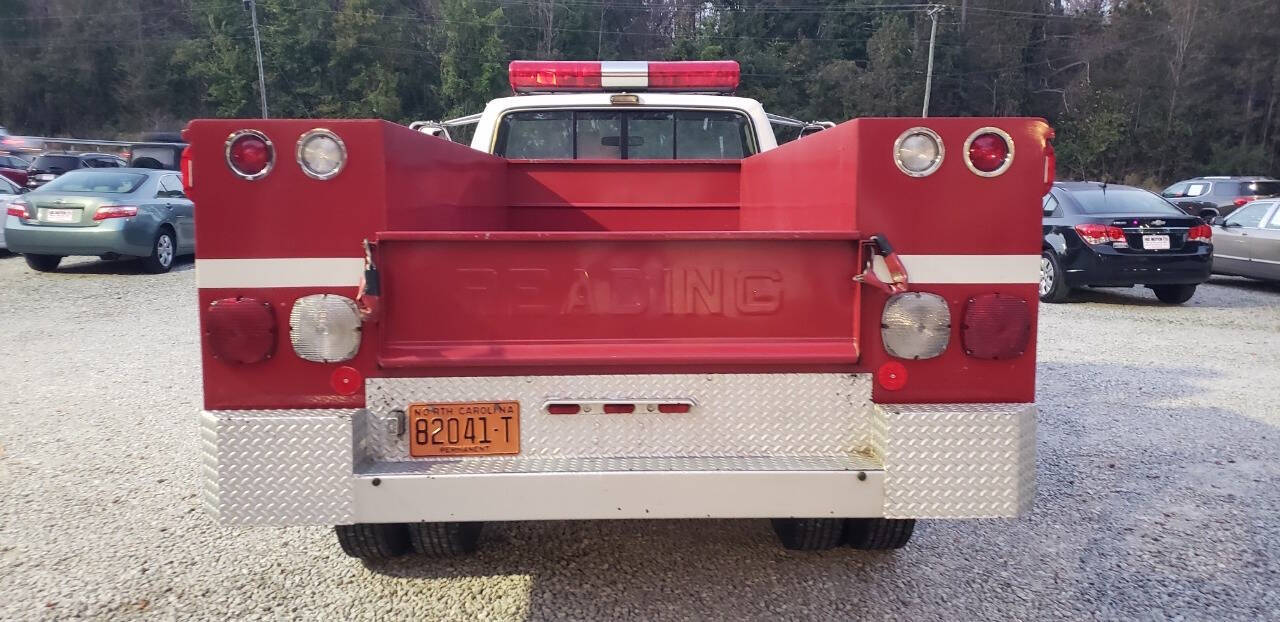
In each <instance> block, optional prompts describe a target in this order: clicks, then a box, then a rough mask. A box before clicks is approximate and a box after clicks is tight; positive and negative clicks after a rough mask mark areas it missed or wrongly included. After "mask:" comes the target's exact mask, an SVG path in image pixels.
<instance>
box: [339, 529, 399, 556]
mask: <svg viewBox="0 0 1280 622" xmlns="http://www.w3.org/2000/svg"><path fill="white" fill-rule="evenodd" d="M333 531H334V532H335V533H337V534H338V544H339V545H340V546H341V547H342V552H343V553H346V554H347V555H350V556H351V557H358V558H360V559H390V558H392V557H399V556H400V555H404V554H405V553H408V552H409V532H408V531H407V530H406V529H405V527H404V525H403V524H402V523H360V524H357V525H338V526H336V527H334V528H333Z"/></svg>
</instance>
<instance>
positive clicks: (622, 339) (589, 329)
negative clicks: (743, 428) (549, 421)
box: [373, 232, 861, 369]
mask: <svg viewBox="0 0 1280 622" xmlns="http://www.w3.org/2000/svg"><path fill="white" fill-rule="evenodd" d="M374 246H375V248H374V254H373V262H374V265H375V266H376V269H377V272H378V280H379V283H380V293H381V300H380V303H379V304H380V305H381V310H382V313H381V319H380V322H379V326H378V328H377V331H378V343H379V350H378V361H379V364H380V366H382V367H383V368H400V369H404V368H441V367H459V366H480V367H502V366H525V367H541V366H548V367H550V366H563V365H588V366H628V365H632V366H635V365H641V366H654V365H659V366H661V365H688V364H720V365H726V364H728V365H733V364H750V365H758V364H843V363H854V362H856V361H857V359H858V342H857V335H858V330H857V318H858V313H857V307H858V289H859V288H858V286H857V284H856V283H855V282H854V281H853V277H854V276H855V275H856V274H858V273H859V272H860V270H859V266H860V265H861V264H860V261H859V252H860V251H859V246H858V236H857V235H856V234H851V233H829V232H823V233H806V232H789V233H754V232H708V233H688V232H682V233H668V232H591V233H578V232H498V233H469V232H468V233H418V232H384V233H381V234H379V235H378V236H377V240H376V244H375V245H374Z"/></svg>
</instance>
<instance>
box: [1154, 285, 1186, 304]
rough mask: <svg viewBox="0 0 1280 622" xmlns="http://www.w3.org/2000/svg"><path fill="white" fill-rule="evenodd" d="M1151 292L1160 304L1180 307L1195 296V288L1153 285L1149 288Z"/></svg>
mask: <svg viewBox="0 0 1280 622" xmlns="http://www.w3.org/2000/svg"><path fill="white" fill-rule="evenodd" d="M1151 291H1153V292H1155V293H1156V298H1159V299H1160V302H1163V303H1166V304H1171V305H1180V304H1182V303H1184V302H1186V301H1188V300H1191V297H1192V296H1195V295H1196V286H1195V285H1154V286H1152V287H1151Z"/></svg>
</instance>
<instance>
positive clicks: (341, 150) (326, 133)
mask: <svg viewBox="0 0 1280 622" xmlns="http://www.w3.org/2000/svg"><path fill="white" fill-rule="evenodd" d="M321 137H323V138H329V139H332V140H333V142H334V143H335V144H337V145H338V166H337V167H335V168H334V169H333V170H332V171H329V172H328V173H319V172H316V171H314V170H312V169H311V167H309V166H307V161H306V160H305V159H304V158H303V157H302V154H303V152H304V151H306V147H307V143H308V142H309V141H311V140H313V139H316V138H321ZM294 158H295V159H296V160H297V161H298V167H299V168H301V169H302V173H303V174H304V175H306V176H307V177H310V178H312V179H318V180H321V181H324V180H327V179H333V178H334V177H337V176H338V173H341V172H342V169H344V168H346V167H347V144H346V143H345V142H343V141H342V138H340V137H339V136H338V135H337V134H335V133H333V132H332V131H331V130H328V129H326V128H323V127H318V128H315V129H313V130H308V131H306V132H304V133H303V134H302V136H299V137H298V146H297V148H296V149H295V150H294Z"/></svg>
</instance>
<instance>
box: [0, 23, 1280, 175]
mask: <svg viewBox="0 0 1280 622" xmlns="http://www.w3.org/2000/svg"><path fill="white" fill-rule="evenodd" d="M940 3H941V4H943V5H946V7H947V10H946V11H944V12H943V13H942V14H941V15H940V16H939V27H938V37H937V46H936V50H935V69H934V79H933V89H932V96H931V105H930V112H931V114H932V115H934V116H945V115H953V116H957V115H958V116H965V115H973V116H1001V115H1027V116H1042V117H1045V118H1048V119H1049V121H1050V122H1051V123H1052V124H1053V125H1054V126H1055V127H1056V128H1057V136H1058V137H1057V139H1056V143H1055V144H1056V148H1057V153H1058V161H1059V168H1060V170H1059V174H1060V175H1061V176H1063V177H1072V178H1081V177H1088V178H1102V179H1112V180H1123V179H1134V180H1141V181H1142V182H1143V183H1150V184H1160V183H1163V182H1164V181H1168V180H1173V179H1176V178H1180V177H1185V176H1189V175H1193V174H1234V173H1249V174H1267V173H1271V174H1277V173H1280V171H1277V170H1276V165H1277V157H1278V156H1280V141H1278V140H1277V136H1278V135H1280V37H1276V36H1275V32H1276V30H1277V28H1276V27H1277V26H1280V2H1258V1H1255V0H1248V1H1246V0H1106V1H1099V0H1073V1H1066V0H967V1H963V2H962V0H940ZM257 4H258V15H259V21H260V23H261V32H262V50H263V68H264V71H265V74H266V83H267V88H266V90H267V95H268V102H269V107H270V112H271V115H272V116H275V117H284V116H300V117H382V118H389V119H392V120H396V121H401V122H407V121H411V120H418V119H433V118H435V119H438V118H441V117H445V116H452V115H461V114H467V113H472V112H477V111H478V110H480V108H481V107H483V105H484V104H485V102H487V101H488V100H489V99H491V98H493V97H496V96H502V95H504V94H506V93H508V92H509V91H508V89H507V85H506V63H507V62H509V61H510V60H511V59H515V58H554V59H596V58H600V59H619V60H630V59H719V58H732V59H735V60H738V61H739V62H740V63H741V65H742V72H743V80H742V87H741V89H740V91H739V94H740V95H743V96H746V97H753V98H756V99H759V100H760V101H761V102H763V103H764V104H765V107H766V108H767V109H769V110H770V111H773V112H777V113H780V114H786V115H791V116H797V117H801V118H804V119H816V120H823V119H830V120H836V121H840V120H844V119H848V118H851V117H856V116H871V115H908V116H911V115H918V114H920V109H921V104H922V100H923V96H924V82H925V71H924V69H925V64H926V61H927V58H928V41H929V30H930V28H929V27H930V19H929V17H928V16H926V15H925V13H924V12H923V11H922V10H921V9H920V8H919V6H912V5H911V3H903V2H901V1H899V0H805V2H803V3H794V2H787V1H784V0H705V1H703V0H699V1H696V2H695V1H693V0H432V1H429V0H257ZM962 4H964V5H965V7H966V8H967V10H966V11H964V12H963V20H962V18H961V17H962V12H961V10H960V8H961V5H962ZM1063 7H1066V8H1065V9H1064V8H1063ZM1064 11H1069V13H1066V12H1064ZM249 21H250V20H249V14H248V13H247V12H246V11H245V10H244V8H243V7H242V3H241V2H240V1H239V0H148V2H146V3H138V2H136V1H133V0H95V1H93V2H87V1H86V0H0V58H4V59H5V62H3V63H0V84H3V85H4V88H3V89H0V124H3V125H7V126H9V127H10V128H11V129H12V130H14V131H16V132H19V133H30V134H78V135H95V136H103V137H110V136H111V135H115V134H129V133H136V132H141V131H145V130H154V129H175V128H176V127H178V126H180V125H181V124H182V123H183V122H184V121H185V120H186V119H190V118H194V117H200V116H221V117H232V116H238V117H254V116H258V115H259V114H261V111H260V110H259V102H258V84H257V66H256V63H255V61H254V52H253V37H252V32H251V29H250V25H249ZM14 59H18V60H14Z"/></svg>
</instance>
